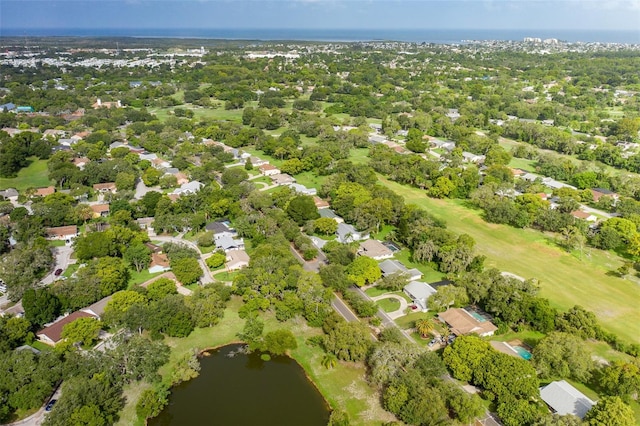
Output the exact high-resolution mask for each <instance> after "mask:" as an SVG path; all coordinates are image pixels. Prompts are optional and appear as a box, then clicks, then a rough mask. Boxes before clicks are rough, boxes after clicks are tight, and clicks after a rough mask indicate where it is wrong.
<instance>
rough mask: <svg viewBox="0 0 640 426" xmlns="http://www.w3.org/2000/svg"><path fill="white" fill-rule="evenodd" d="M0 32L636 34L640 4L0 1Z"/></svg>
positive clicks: (565, 0) (537, 0)
mask: <svg viewBox="0 0 640 426" xmlns="http://www.w3.org/2000/svg"><path fill="white" fill-rule="evenodd" d="M3 28H5V29H16V28H19V29H25V30H28V29H57V30H60V32H61V33H63V32H64V30H65V29H84V28H93V29H153V28H166V29H176V28H191V29H254V28H255V29H424V30H427V29H433V30H436V29H496V30H500V29H505V30H510V29H520V30H523V29H531V30H536V29H539V30H553V29H558V30H560V29H562V30H585V31H586V30H591V29H593V30H626V31H638V32H640V0H620V1H618V0H603V1H592V0H587V1H584V0H562V1H543V0H454V1H451V0H430V1H420V0H279V1H278V0H264V1H257V0H254V1H247V0H0V35H2V29H3Z"/></svg>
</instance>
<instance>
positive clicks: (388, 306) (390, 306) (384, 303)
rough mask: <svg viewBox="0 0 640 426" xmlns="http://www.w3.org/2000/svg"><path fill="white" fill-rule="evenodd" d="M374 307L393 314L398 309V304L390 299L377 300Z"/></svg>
mask: <svg viewBox="0 0 640 426" xmlns="http://www.w3.org/2000/svg"><path fill="white" fill-rule="evenodd" d="M376 305H378V306H379V307H381V308H382V310H383V311H385V312H394V311H397V310H398V309H400V302H399V301H398V300H396V299H392V298H388V299H381V300H378V301H377V302H376Z"/></svg>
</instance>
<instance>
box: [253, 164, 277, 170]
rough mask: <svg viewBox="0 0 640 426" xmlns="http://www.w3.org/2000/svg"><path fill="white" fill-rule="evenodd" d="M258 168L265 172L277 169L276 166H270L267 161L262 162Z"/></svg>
mask: <svg viewBox="0 0 640 426" xmlns="http://www.w3.org/2000/svg"><path fill="white" fill-rule="evenodd" d="M258 169H260V171H263V172H266V171H267V170H278V168H277V167H276V166H272V165H271V164H269V163H267V164H262V165H261V166H259V167H258Z"/></svg>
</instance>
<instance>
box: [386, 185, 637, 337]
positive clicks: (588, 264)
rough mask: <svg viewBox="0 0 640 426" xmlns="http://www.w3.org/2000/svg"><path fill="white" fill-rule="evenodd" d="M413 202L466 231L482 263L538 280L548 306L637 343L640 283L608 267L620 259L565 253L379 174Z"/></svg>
mask: <svg viewBox="0 0 640 426" xmlns="http://www.w3.org/2000/svg"><path fill="white" fill-rule="evenodd" d="M379 180H380V182H381V183H382V184H383V185H386V186H387V187H389V188H391V189H392V190H394V191H395V192H396V193H398V194H400V195H402V196H404V197H405V199H406V200H407V201H408V202H410V203H413V204H416V205H418V206H420V207H423V208H424V209H426V210H427V211H429V212H430V213H431V214H432V215H433V216H435V217H437V218H439V219H442V220H444V221H445V222H446V223H447V226H448V228H449V229H451V230H452V231H454V232H457V233H466V234H469V235H470V236H472V237H473V238H474V239H475V241H476V248H477V252H478V253H480V254H483V255H485V256H487V261H486V263H485V265H486V266H487V267H496V268H498V269H500V270H502V271H508V272H512V273H514V274H517V275H519V276H522V277H524V278H537V279H538V280H539V281H540V287H541V295H542V296H543V297H547V298H549V300H550V301H551V303H552V305H553V306H555V307H557V308H559V309H568V308H570V307H572V306H574V305H581V306H583V307H584V308H586V309H589V310H591V311H593V312H595V314H596V315H597V317H598V320H599V321H600V322H601V323H602V325H603V326H604V327H605V328H606V329H607V330H609V331H612V332H614V333H616V334H618V335H619V336H620V337H622V338H623V339H625V340H627V341H629V342H634V343H638V342H640V309H638V306H640V285H639V284H638V283H637V282H636V281H635V280H623V279H621V278H619V277H617V276H615V275H614V274H612V273H611V271H614V270H616V269H617V268H618V267H619V266H620V265H621V264H622V261H621V259H620V258H619V257H618V256H616V255H614V254H611V253H609V252H604V251H601V250H595V249H587V251H585V255H584V256H583V258H582V259H580V258H579V256H578V255H575V254H571V253H566V252H564V251H563V250H561V249H560V248H558V247H557V246H555V244H554V243H553V239H552V238H551V237H549V236H546V235H545V234H542V233H540V232H539V231H535V230H531V229H516V228H511V227H509V226H506V225H496V224H490V223H486V222H485V221H484V220H483V219H482V217H481V216H480V213H479V212H478V211H476V210H473V209H471V208H468V207H466V206H465V205H464V203H463V202H462V201H460V200H436V199H431V198H428V197H427V196H426V195H425V194H424V192H423V191H421V190H419V189H416V188H410V187H407V186H403V185H400V184H398V183H395V182H391V181H389V180H387V179H384V178H383V177H380V178H379Z"/></svg>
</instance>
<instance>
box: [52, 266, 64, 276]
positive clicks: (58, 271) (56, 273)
mask: <svg viewBox="0 0 640 426" xmlns="http://www.w3.org/2000/svg"><path fill="white" fill-rule="evenodd" d="M61 273H62V269H60V268H58V269H56V271H55V272H54V273H53V275H55V276H56V277H57V276H60V274H61Z"/></svg>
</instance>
